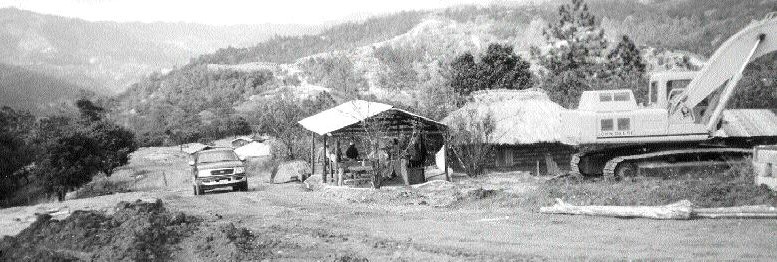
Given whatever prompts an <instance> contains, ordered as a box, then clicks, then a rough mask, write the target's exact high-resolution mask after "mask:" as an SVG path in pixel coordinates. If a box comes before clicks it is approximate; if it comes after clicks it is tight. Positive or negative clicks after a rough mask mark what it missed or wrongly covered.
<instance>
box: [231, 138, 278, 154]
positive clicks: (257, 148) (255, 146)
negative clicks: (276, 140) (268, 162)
mask: <svg viewBox="0 0 777 262" xmlns="http://www.w3.org/2000/svg"><path fill="white" fill-rule="evenodd" d="M235 153H237V155H238V156H241V157H259V156H269V155H270V154H271V147H270V145H267V144H265V143H260V142H256V141H254V142H251V143H248V144H247V145H244V146H241V147H238V148H236V149H235Z"/></svg>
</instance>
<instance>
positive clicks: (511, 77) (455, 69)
mask: <svg viewBox="0 0 777 262" xmlns="http://www.w3.org/2000/svg"><path fill="white" fill-rule="evenodd" d="M529 66H530V65H529V63H528V62H526V61H525V60H523V59H522V58H521V57H520V56H518V55H516V54H515V52H513V47H512V46H509V45H502V44H490V45H489V46H488V49H487V50H486V53H485V54H483V56H482V57H481V58H480V61H475V57H474V56H472V54H470V53H465V54H462V55H461V56H459V57H457V58H456V59H454V60H453V62H451V65H450V71H451V83H450V85H451V87H453V89H454V90H455V91H456V92H457V93H459V94H462V95H468V94H469V93H472V92H474V91H479V90H488V89H500V88H503V89H524V88H528V87H531V85H532V73H531V71H529Z"/></svg>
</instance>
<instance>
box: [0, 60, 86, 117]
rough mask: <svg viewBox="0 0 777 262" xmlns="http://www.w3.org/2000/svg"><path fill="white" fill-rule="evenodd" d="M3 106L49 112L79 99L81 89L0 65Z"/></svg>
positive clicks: (14, 67) (25, 70)
mask: <svg viewBox="0 0 777 262" xmlns="http://www.w3.org/2000/svg"><path fill="white" fill-rule="evenodd" d="M0 79H2V81H0V107H1V106H10V107H12V108H15V109H24V110H28V111H31V112H34V113H47V112H50V111H51V110H53V109H54V108H56V106H58V104H60V103H62V102H65V101H68V100H71V99H74V98H76V97H77V96H78V95H79V93H80V88H79V87H78V86H75V85H72V84H69V83H67V82H65V81H63V80H61V79H57V78H54V77H50V76H46V75H43V74H40V73H36V72H33V71H30V70H27V69H24V68H21V67H18V66H12V65H6V64H0Z"/></svg>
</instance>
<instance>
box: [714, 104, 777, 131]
mask: <svg viewBox="0 0 777 262" xmlns="http://www.w3.org/2000/svg"><path fill="white" fill-rule="evenodd" d="M722 129H723V132H724V135H725V136H728V137H764V136H777V109H728V110H726V111H723V125H722Z"/></svg>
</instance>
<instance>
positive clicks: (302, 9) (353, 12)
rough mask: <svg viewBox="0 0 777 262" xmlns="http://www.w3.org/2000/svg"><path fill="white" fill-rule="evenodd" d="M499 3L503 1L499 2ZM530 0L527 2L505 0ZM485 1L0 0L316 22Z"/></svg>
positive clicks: (131, 13) (89, 13) (215, 18)
mask: <svg viewBox="0 0 777 262" xmlns="http://www.w3.org/2000/svg"><path fill="white" fill-rule="evenodd" d="M502 1H504V0H502ZM507 1H519V2H521V1H523V2H526V1H531V0H507ZM484 2H486V3H487V2H490V1H489V0H486V1H484V0H480V1H478V0H388V1H384V0H381V1H375V0H361V1H360V0H319V1H315V0H314V1H303V0H272V1H268V0H254V1H250V0H0V8H2V7H9V6H13V7H16V8H19V9H24V10H30V11H33V12H37V13H43V14H53V15H59V16H67V17H77V18H81V19H85V20H89V21H118V22H130V21H140V22H156V21H164V22H194V23H203V24H214V25H232V24H264V23H273V24H320V23H328V22H336V21H340V20H349V19H354V18H359V17H361V16H367V15H376V14H383V13H392V12H398V11H403V10H419V9H435V8H443V7H448V6H453V5H461V4H477V3H480V4H482V3H484Z"/></svg>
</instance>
